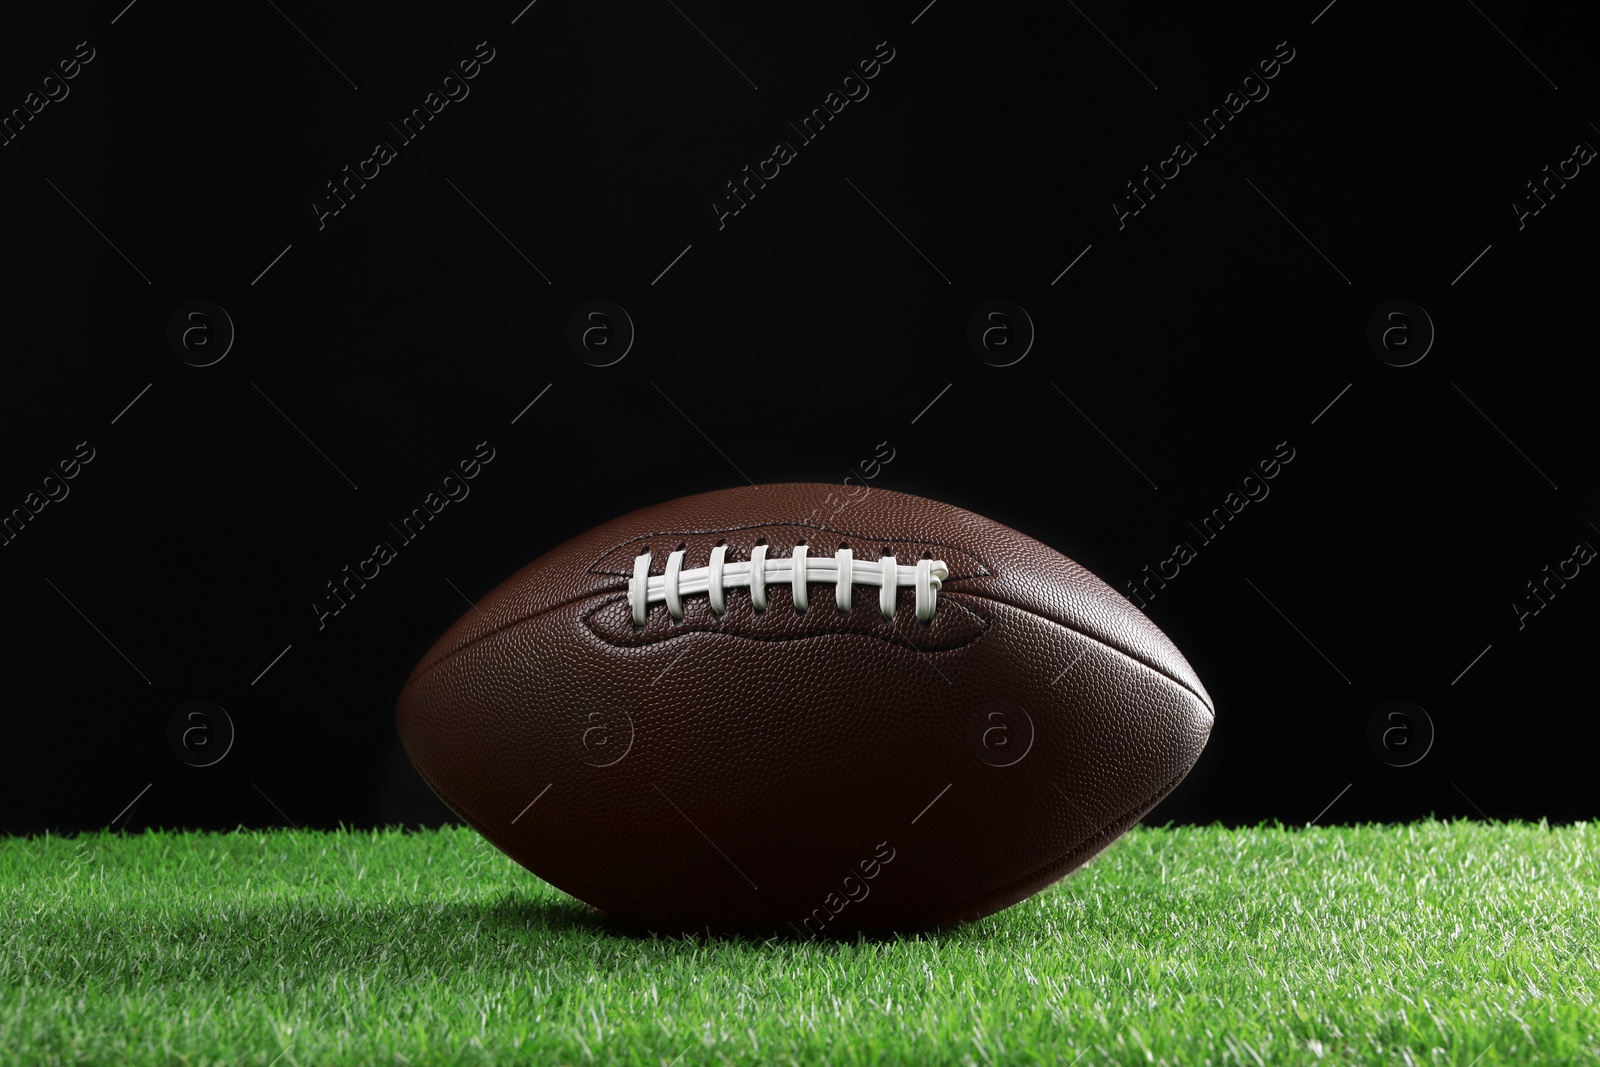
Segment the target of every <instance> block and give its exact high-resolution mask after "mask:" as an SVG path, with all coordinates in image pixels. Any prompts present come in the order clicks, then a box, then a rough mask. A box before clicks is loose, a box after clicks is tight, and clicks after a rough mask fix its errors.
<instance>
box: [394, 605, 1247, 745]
mask: <svg viewBox="0 0 1600 1067" xmlns="http://www.w3.org/2000/svg"><path fill="white" fill-rule="evenodd" d="M626 593H627V591H626V590H621V589H602V590H591V591H589V592H586V593H583V594H581V595H579V596H575V597H572V598H571V599H569V600H563V601H562V602H561V603H559V604H552V605H550V606H549V607H547V608H543V609H541V610H539V611H536V612H533V613H531V614H528V615H522V616H519V617H518V618H516V619H514V620H512V621H511V622H507V623H503V624H501V625H499V626H496V627H495V628H494V629H492V630H486V631H485V632H483V633H481V634H479V635H478V636H476V637H474V638H473V639H472V640H470V641H468V642H466V643H465V644H462V645H460V646H458V647H456V648H453V649H451V650H450V651H449V652H446V653H445V654H444V655H442V656H440V657H439V658H438V659H436V660H434V661H432V662H431V663H426V662H425V664H424V665H419V666H418V667H417V669H416V670H415V671H413V672H412V674H411V677H410V678H409V679H408V680H407V683H406V684H407V685H409V684H410V683H411V682H413V681H416V680H417V679H419V678H421V677H422V676H423V675H425V674H428V673H430V672H431V671H433V670H434V669H436V668H437V667H439V666H440V665H441V664H443V663H444V662H445V661H446V660H449V659H451V658H453V657H455V656H457V655H459V654H461V653H462V652H465V651H466V650H467V649H469V648H472V647H473V646H474V645H477V644H479V643H481V642H483V641H487V640H488V639H489V638H491V637H494V636H496V635H497V634H501V633H504V632H505V631H506V630H509V629H511V628H512V627H514V626H520V625H522V624H523V623H525V622H531V621H532V620H534V619H538V618H542V617H544V616H545V615H548V614H549V613H550V612H552V611H559V610H560V609H562V608H566V607H571V606H572V605H573V604H576V603H578V602H579V601H581V600H587V599H589V598H590V597H597V596H607V595H609V596H611V597H615V596H617V595H626ZM950 593H951V595H959V596H964V597H971V598H973V599H974V600H984V601H988V602H989V603H991V604H1003V605H1005V606H1006V607H1008V608H1012V609H1014V610H1016V611H1020V612H1023V613H1024V614H1027V615H1032V616H1033V617H1034V618H1036V619H1041V620H1043V621H1044V622H1048V623H1051V624H1052V625H1055V626H1059V627H1061V628H1062V629H1063V630H1066V631H1067V632H1068V633H1073V634H1077V635H1078V636H1079V637H1081V638H1083V639H1084V640H1085V641H1093V642H1094V643H1095V644H1097V645H1099V646H1100V647H1102V648H1105V649H1109V650H1110V651H1112V652H1115V653H1116V654H1117V655H1119V656H1122V657H1123V658H1124V659H1128V660H1132V661H1133V662H1134V663H1137V664H1139V665H1140V666H1141V667H1146V668H1148V669H1149V670H1152V671H1154V672H1155V673H1157V674H1159V675H1161V677H1163V678H1165V679H1167V680H1168V681H1169V682H1171V683H1172V684H1173V685H1176V686H1178V687H1179V688H1181V689H1182V690H1183V691H1184V692H1186V693H1188V694H1189V695H1190V696H1192V697H1194V698H1195V699H1196V700H1198V701H1199V702H1200V706H1201V707H1203V708H1205V709H1206V713H1207V714H1209V715H1210V716H1211V720H1212V722H1215V721H1216V718H1217V712H1216V709H1215V708H1214V707H1212V705H1211V701H1210V700H1208V699H1206V698H1205V697H1203V696H1201V695H1200V694H1199V693H1197V692H1195V691H1194V689H1193V688H1192V687H1191V686H1190V685H1189V684H1188V683H1186V682H1185V681H1184V680H1183V679H1181V678H1174V677H1173V676H1172V675H1171V674H1169V673H1167V672H1166V671H1165V670H1163V669H1162V668H1160V667H1158V666H1156V665H1155V664H1153V663H1146V662H1145V661H1144V660H1142V659H1140V658H1139V657H1138V656H1135V655H1133V654H1132V653H1130V652H1124V651H1123V650H1122V649H1120V648H1118V647H1116V646H1115V645H1113V644H1110V643H1108V642H1106V641H1103V640H1101V639H1100V638H1098V637H1096V636H1094V635H1093V634H1088V633H1084V632H1083V631H1082V630H1080V629H1078V628H1077V627H1075V626H1071V625H1069V624H1067V623H1064V622H1061V621H1059V620H1057V619H1052V618H1050V617H1049V616H1048V615H1042V614H1040V613H1039V612H1037V611H1035V610H1034V609H1033V608H1031V607H1027V606H1026V605H1023V604H1014V603H1012V602H1011V601H1009V600H1003V599H1001V598H1000V597H997V596H990V595H988V594H987V593H980V592H977V591H975V590H966V589H952V590H950ZM609 603H611V601H610V600H607V601H604V602H603V603H602V604H601V605H598V606H597V607H596V609H595V610H597V611H598V610H600V608H601V607H604V606H605V604H609ZM965 610H970V609H965ZM973 614H977V613H976V612H974V613H973ZM583 618H584V620H585V621H587V620H588V615H587V614H586V615H584V616H583ZM978 618H979V619H983V616H981V615H979V616H978ZM983 621H984V629H983V633H980V634H978V635H977V636H976V637H974V638H972V640H971V641H965V642H963V643H962V644H959V645H956V646H954V647H953V648H947V649H944V648H942V649H934V650H932V651H929V652H923V651H922V650H921V649H918V648H917V647H916V646H915V645H911V646H909V647H910V648H911V649H912V651H914V652H917V653H918V654H919V655H925V656H933V655H938V654H939V653H941V652H952V651H956V650H957V649H962V648H966V647H968V646H969V645H971V644H972V643H973V642H974V641H977V640H979V639H981V638H982V637H983V636H984V635H985V634H987V633H988V632H989V629H990V623H989V621H988V620H983ZM1152 625H1153V624H1152ZM589 632H590V633H591V634H593V635H594V636H595V637H597V638H599V639H600V640H602V641H606V639H605V637H604V636H603V635H601V634H598V633H595V630H594V627H593V626H590V627H589ZM693 632H694V633H719V632H721V631H718V630H695V631H693ZM840 634H843V635H850V636H858V637H871V636H874V635H872V634H854V633H852V631H848V630H835V631H832V632H829V633H820V634H804V635H802V636H803V637H807V638H813V637H832V636H836V635H840ZM675 636H684V637H687V636H689V634H688V633H685V634H682V635H676V634H668V635H666V636H664V637H662V638H658V639H656V640H654V641H646V642H644V643H643V644H639V645H616V644H613V643H612V642H610V641H606V644H607V646H608V647H611V648H648V647H650V646H651V645H654V644H658V643H660V642H661V641H665V640H670V639H671V638H673V637H675ZM725 636H728V637H734V638H740V639H743V640H748V641H760V640H771V639H770V638H759V637H753V636H751V635H749V634H726V635H725ZM799 639H800V638H799V637H796V638H793V640H799ZM880 640H887V639H886V638H880ZM1180 655H1181V653H1180Z"/></svg>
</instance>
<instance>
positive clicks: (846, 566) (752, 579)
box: [628, 545, 950, 626]
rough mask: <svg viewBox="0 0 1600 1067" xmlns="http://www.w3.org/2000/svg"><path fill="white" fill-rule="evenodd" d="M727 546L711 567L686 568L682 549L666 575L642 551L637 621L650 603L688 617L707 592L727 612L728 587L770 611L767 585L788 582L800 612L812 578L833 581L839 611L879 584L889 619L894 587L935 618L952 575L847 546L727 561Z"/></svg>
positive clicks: (631, 583) (632, 594) (634, 600)
mask: <svg viewBox="0 0 1600 1067" xmlns="http://www.w3.org/2000/svg"><path fill="white" fill-rule="evenodd" d="M727 554H728V549H727V546H726V545H718V546H716V547H715V548H713V549H712V550H711V563H710V566H706V567H694V568H691V569H690V570H684V569H683V550H682V549H679V550H677V551H675V552H672V553H670V554H669V555H668V556H667V569H666V573H665V574H651V573H650V553H649V552H648V551H645V552H641V553H640V554H639V555H637V556H635V557H634V560H633V577H632V578H630V579H628V605H629V606H630V607H631V608H632V609H633V624H634V625H635V626H643V625H644V620H645V613H646V611H647V609H648V608H649V606H650V605H651V604H660V603H663V602H665V603H666V605H667V611H668V613H669V614H671V616H672V617H673V618H674V619H679V620H681V619H682V618H683V598H684V597H686V596H697V595H699V594H700V593H707V594H709V595H710V597H711V611H712V612H713V613H714V614H717V615H721V614H722V613H723V612H724V611H726V610H728V598H727V591H728V590H729V589H749V590H750V602H751V604H752V605H753V606H754V607H755V609H756V611H757V612H762V611H765V610H767V586H769V585H784V584H787V585H788V586H789V587H790V589H791V590H792V594H793V600H794V606H795V610H797V611H805V610H806V609H807V608H808V607H809V606H810V601H809V598H808V595H807V591H806V586H807V584H808V583H810V582H818V583H824V584H831V585H832V586H833V603H834V606H835V607H837V608H838V609H839V610H840V611H849V610H850V588H851V586H853V585H869V586H876V587H877V589H878V611H879V612H881V613H882V614H883V617H884V618H885V619H893V618H894V600H895V591H896V590H898V589H900V588H902V587H904V586H910V587H911V588H913V589H915V590H916V605H917V619H918V620H919V621H921V622H929V621H931V620H932V619H933V612H934V608H935V607H936V600H937V597H938V593H939V588H940V586H941V584H942V583H943V582H944V579H946V578H948V577H950V569H949V568H948V567H946V566H945V565H944V561H943V560H937V559H919V560H917V562H916V563H900V562H898V561H897V560H896V559H895V558H894V557H893V556H884V557H882V558H881V559H879V560H878V561H877V562H876V563H869V562H865V561H861V562H857V561H856V559H855V557H854V556H853V555H852V554H851V552H850V550H849V549H848V548H841V549H839V551H837V552H835V553H834V554H833V558H832V559H829V558H828V557H826V556H818V557H816V558H812V557H810V556H808V555H807V554H806V546H805V545H795V546H794V555H792V556H790V557H789V558H788V559H768V558H767V546H766V545H757V546H755V547H754V548H753V549H751V550H750V558H749V559H748V560H734V561H732V562H729V561H728V559H727Z"/></svg>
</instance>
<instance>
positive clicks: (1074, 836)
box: [397, 484, 1213, 935]
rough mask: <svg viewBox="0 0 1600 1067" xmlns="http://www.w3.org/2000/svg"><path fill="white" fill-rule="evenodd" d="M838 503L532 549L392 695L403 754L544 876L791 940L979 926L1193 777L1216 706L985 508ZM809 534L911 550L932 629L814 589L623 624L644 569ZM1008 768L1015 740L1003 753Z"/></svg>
mask: <svg viewBox="0 0 1600 1067" xmlns="http://www.w3.org/2000/svg"><path fill="white" fill-rule="evenodd" d="M838 499H839V488H838V487H837V486H833V485H811V484H787V485H765V486H754V487H742V488H737V489H729V490H723V491H719V492H713V493H705V494H700V495H698V496H692V497H686V498H683V499H680V500H674V501H671V502H668V503H665V504H661V505H658V506H656V507H651V508H646V509H644V510H641V511H638V512H635V513H633V514H631V515H627V516H624V517H622V518H619V519H616V520H614V521H612V522H609V523H606V524H604V525H602V526H599V527H597V528H595V529H594V530H591V531H590V532H588V533H586V534H583V535H581V536H579V537H577V538H574V539H573V540H572V541H569V542H567V543H566V544H564V545H561V546H560V547H558V548H556V549H554V550H552V551H551V552H549V553H546V554H545V555H544V556H542V557H540V558H539V559H538V560H535V561H534V562H533V563H531V564H529V565H528V566H527V567H525V568H523V569H522V570H521V571H519V572H518V573H517V574H515V575H514V576H512V577H511V578H510V579H509V580H507V581H506V582H505V583H503V584H502V585H501V586H499V587H498V588H497V589H495V590H494V591H493V592H491V593H490V594H488V595H487V596H485V597H484V598H483V599H482V600H481V601H480V602H479V603H478V604H477V605H476V607H475V608H474V609H473V610H471V611H469V612H467V614H466V615H464V616H463V617H462V618H461V619H460V620H459V621H458V622H457V623H456V624H455V625H454V626H453V627H451V628H450V630H449V631H448V632H447V633H446V634H445V635H444V636H443V637H442V638H440V640H439V641H438V643H437V644H436V645H435V646H434V648H433V649H432V650H431V651H430V652H429V653H428V654H427V655H426V656H425V657H424V658H423V660H422V662H421V663H420V664H419V665H418V666H417V669H416V670H415V671H414V672H413V674H412V676H411V678H410V680H409V681H408V682H407V684H406V687H405V689H404V691H403V692H402V694H401V698H400V702H399V708H398V711H397V721H398V725H399V729H400V733H401V737H402V739H403V740H404V743H405V746H406V749H407V751H408V753H409V754H410V756H411V758H412V761H413V762H414V763H415V764H416V766H417V768H418V770H419V771H420V772H421V773H422V774H423V776H424V778H426V779H427V781H428V782H429V784H430V785H431V786H432V787H433V788H434V790H435V791H436V792H437V793H438V794H439V795H440V797H441V798H442V799H444V800H445V802H446V803H447V804H449V805H450V806H451V808H453V809H454V810H455V811H456V812H457V813H458V814H460V815H461V817H462V818H463V819H465V820H466V821H467V822H469V823H470V824H472V825H473V826H475V827H476V828H477V829H478V830H479V831H480V832H482V833H483V834H484V835H485V836H486V837H487V838H488V839H489V840H490V841H492V842H494V843H495V844H496V845H497V846H498V847H500V848H501V849H502V850H504V851H505V852H506V853H507V854H509V855H510V856H511V857H512V858H514V859H516V860H517V861H518V862H519V863H522V864H523V865H524V866H526V867H528V868H529V869H530V870H532V871H534V872H535V873H536V874H538V875H540V876H541V877H543V878H545V879H546V880H547V881H549V882H551V883H552V884H554V885H556V886H558V887H559V888H562V889H564V890H566V891H567V892H569V893H572V894H573V895H574V896H577V897H579V898H580V899H582V900H584V901H587V902H588V903H589V904H591V905H593V906H595V907H597V908H599V909H600V910H601V911H604V912H606V913H608V914H611V915H614V916H616V917H619V918H622V919H625V920H629V921H633V922H636V923H640V924H643V925H645V926H648V927H650V928H652V929H655V930H659V931H662V932H678V931H689V930H694V931H704V930H706V929H708V928H709V929H711V930H714V931H732V930H770V929H778V930H783V929H790V928H792V929H794V930H796V931H797V932H799V933H801V934H803V935H810V934H816V933H830V934H831V933H842V932H847V931H853V930H882V929H893V928H912V927H918V926H928V925H935V924H940V923H945V922H952V921H957V920H967V919H976V918H979V917H981V916H983V915H987V914H990V913H992V912H994V911H997V910H999V909H1000V908H1003V907H1007V906H1009V905H1011V904H1013V903H1016V902H1017V901H1019V900H1022V899H1024V898H1026V897H1027V896H1030V895H1031V894H1033V893H1035V892H1037V891H1038V890H1040V889H1042V888H1044V887H1045V886H1047V885H1049V884H1051V883H1052V882H1054V881H1056V880H1057V879H1059V878H1061V877H1063V876H1064V875H1065V874H1067V873H1069V872H1070V871H1071V870H1073V869H1074V868H1076V867H1077V866H1079V865H1081V864H1082V863H1083V862H1085V861H1086V860H1088V859H1089V858H1090V857H1092V856H1093V855H1094V854H1095V853H1096V852H1098V851H1099V850H1100V849H1101V848H1103V847H1104V846H1105V845H1106V844H1108V843H1110V841H1112V840H1114V839H1115V837H1116V836H1117V835H1119V834H1121V833H1122V832H1123V831H1124V830H1125V829H1127V827H1128V826H1131V825H1132V824H1133V823H1134V822H1136V821H1137V820H1138V819H1139V818H1140V817H1142V816H1143V815H1144V814H1145V812H1147V811H1148V810H1149V809H1150V808H1151V807H1153V806H1154V805H1155V804H1156V803H1157V802H1158V801H1159V800H1160V799H1161V797H1163V796H1165V795H1166V794H1167V793H1168V792H1169V791H1170V790H1171V789H1172V788H1173V787H1174V786H1176V785H1177V783H1178V782H1179V781H1181V780H1182V778H1183V776H1184V775H1185V774H1186V773H1187V772H1188V770H1189V768H1190V767H1191V766H1192V765H1193V763H1194V761H1195V760H1196V759H1197V758H1198V756H1199V754H1200V752H1201V750H1202V749H1203V747H1204V745H1205V742H1206V739H1207V738H1208V736H1209V734H1210V730H1211V724H1212V720H1213V708H1212V704H1211V699H1210V697H1209V696H1208V695H1207V694H1206V692H1205V689H1204V688H1203V687H1202V686H1201V684H1200V681H1199V679H1198V678H1196V677H1195V675H1194V672H1193V670H1192V669H1191V668H1190V667H1189V665H1188V663H1187V662H1185V661H1184V659H1183V657H1182V655H1181V654H1180V653H1179V652H1178V650H1177V649H1176V648H1174V647H1173V645H1172V643H1171V642H1170V641H1169V640H1168V639H1167V638H1166V636H1165V635H1164V634H1162V633H1161V631H1160V630H1159V629H1157V628H1156V627H1155V626H1154V624H1152V623H1151V622H1150V621H1149V620H1148V619H1147V618H1146V617H1145V616H1144V615H1143V614H1142V613H1141V612H1139V611H1138V610H1137V609H1135V608H1134V607H1133V606H1132V605H1131V604H1129V603H1128V602H1127V601H1126V600H1125V599H1123V598H1122V596H1120V595H1119V594H1118V593H1116V592H1115V591H1114V590H1112V589H1111V588H1110V587H1108V586H1106V585H1105V584H1104V583H1103V582H1101V581H1100V580H1099V579H1097V578H1095V577H1094V576H1093V575H1092V574H1090V573H1089V572H1088V571H1086V570H1084V569H1083V568H1082V567H1080V566H1078V565H1077V564H1075V563H1073V562H1072V561H1071V560H1069V559H1067V558H1066V557H1065V556H1062V555H1061V554H1060V553H1058V552H1056V551H1055V550H1053V549H1051V548H1049V547H1047V546H1045V545H1042V544H1040V543H1039V542H1037V541H1034V540H1033V539H1031V538H1029V537H1027V536H1025V535H1023V534H1021V533H1018V532H1017V531H1015V530H1011V529H1009V528H1007V527H1005V526H1001V525H1000V524H998V523H995V522H991V521H990V520H988V519H984V518H982V517H981V516H978V515H974V514H972V513H970V512H967V511H963V510H961V509H960V508H956V507H953V506H950V505H948V504H942V503H938V502H936V501H932V500H926V499H923V498H920V497H914V496H908V495H906V494H901V493H894V492H890V491H887V490H872V491H871V492H870V493H868V494H867V495H865V496H864V497H863V498H861V499H860V500H859V501H856V502H853V503H850V504H848V505H847V506H845V507H844V508H843V510H842V511H841V512H839V513H837V514H835V515H833V516H832V517H831V518H829V517H826V516H827V515H828V514H829V513H830V512H832V511H834V510H835V509H836V508H837V505H836V503H835V502H836V501H837V500H838ZM802 538H803V539H804V540H805V541H806V543H807V544H808V546H810V548H811V551H812V553H813V554H815V555H820V554H824V553H825V554H829V555H831V554H832V552H833V550H834V549H835V548H838V547H839V546H840V545H841V544H842V545H845V546H847V547H849V548H851V549H852V550H853V552H854V554H855V557H856V558H857V559H858V560H860V561H862V562H871V561H875V560H877V559H878V558H879V554H880V552H882V551H883V550H884V549H886V548H887V549H889V550H891V551H892V552H893V553H894V554H895V555H896V557H897V558H899V559H901V560H902V561H907V562H909V561H911V560H914V559H916V558H920V557H922V556H923V555H924V553H927V554H929V555H931V556H933V557H934V558H939V559H943V560H945V562H946V563H947V564H948V565H949V567H950V572H951V576H950V577H949V578H948V579H946V581H945V582H944V586H943V589H942V590H941V591H940V593H939V595H938V609H937V611H936V613H935V616H934V618H933V620H932V622H931V623H930V624H927V625H924V624H922V623H920V622H918V621H917V619H916V617H915V613H914V605H913V592H912V590H911V589H901V590H900V591H899V596H898V598H897V605H898V609H897V611H896V613H895V618H894V619H893V620H892V621H890V620H885V619H884V618H883V617H882V615H881V614H880V613H879V611H878V605H877V591H876V590H875V589H872V588H870V587H865V586H857V587H855V590H854V596H853V601H854V603H853V607H852V610H851V611H850V613H849V614H848V615H845V614H842V613H840V612H839V611H838V610H837V609H836V608H835V606H834V603H833V590H832V588H831V586H829V585H827V584H825V583H813V584H812V585H811V586H810V588H809V597H810V601H811V607H810V610H808V611H806V612H804V613H799V612H796V611H795V610H794V605H793V603H792V600H791V594H790V590H789V588H788V586H787V585H783V584H776V585H770V586H769V587H768V608H767V610H766V611H765V612H763V613H759V614H758V613H756V612H755V611H754V610H753V609H752V606H751V603H750V594H749V590H745V589H736V590H730V591H729V593H728V598H727V600H728V610H727V612H726V613H725V614H724V615H723V616H722V617H720V618H717V617H715V616H713V615H712V614H711V611H710V606H709V601H708V598H707V597H705V596H704V595H700V596H691V597H687V598H685V601H684V605H685V613H686V617H685V619H684V621H683V622H682V623H674V622H673V621H672V620H671V619H670V618H668V615H667V609H666V607H665V605H662V604H653V605H651V607H650V612H649V617H648V621H647V624H646V626H645V627H644V628H643V629H642V630H636V629H635V627H634V626H633V623H632V619H631V616H630V615H629V613H628V608H627V603H626V589H627V580H628V577H629V576H630V575H631V574H632V561H633V558H634V556H636V555H637V554H638V552H639V550H640V548H641V546H646V545H647V546H648V547H649V549H650V551H651V556H652V558H651V568H650V569H651V573H653V574H659V573H661V572H662V571H663V569H664V567H665V563H666V557H667V554H668V553H669V552H670V551H672V550H674V549H677V548H679V547H682V548H684V550H685V561H684V566H685V567H693V566H703V565H704V564H705V561H706V559H707V557H708V555H709V552H710V549H711V547H712V546H713V545H715V544H718V543H719V542H720V543H723V544H726V545H727V554H728V555H727V558H728V559H730V560H743V559H749V558H750V549H751V548H752V547H754V545H755V544H757V543H758V540H759V541H762V542H764V543H766V544H767V545H768V552H769V557H771V556H787V555H788V554H789V552H790V549H791V548H792V546H793V544H794V543H795V541H796V540H799V539H802ZM1008 746H1009V747H1008Z"/></svg>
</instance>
